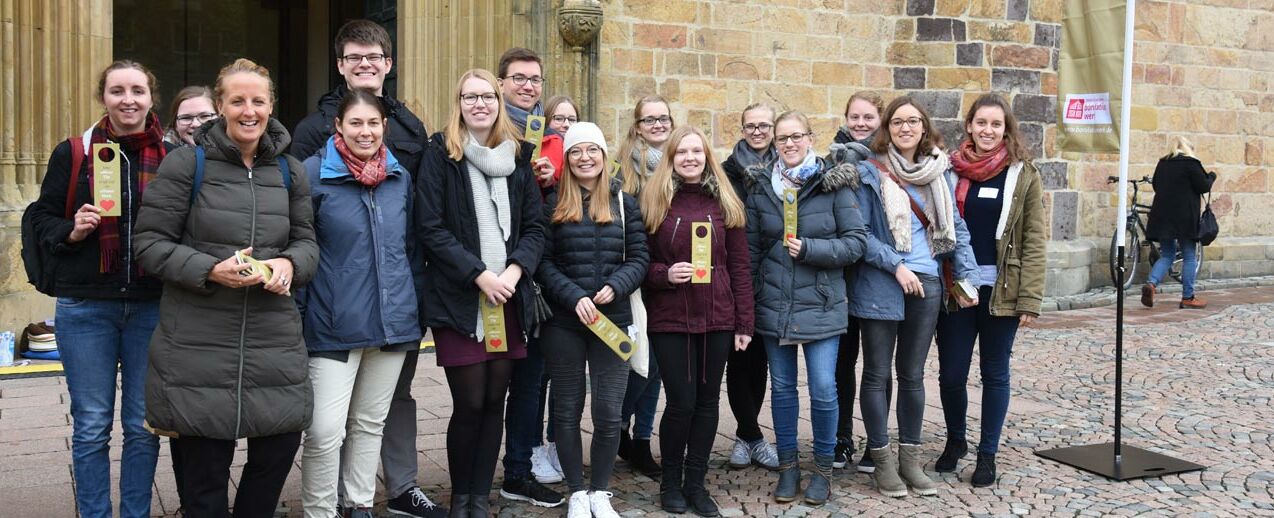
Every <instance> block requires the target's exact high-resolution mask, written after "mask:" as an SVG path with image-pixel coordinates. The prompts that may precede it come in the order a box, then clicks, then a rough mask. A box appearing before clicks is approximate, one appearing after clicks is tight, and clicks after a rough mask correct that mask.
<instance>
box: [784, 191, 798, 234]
mask: <svg viewBox="0 0 1274 518" xmlns="http://www.w3.org/2000/svg"><path fill="white" fill-rule="evenodd" d="M796 198H797V192H796V189H783V238H784V240H785V241H786V240H787V239H791V238H794V237H796V214H797V212H796Z"/></svg>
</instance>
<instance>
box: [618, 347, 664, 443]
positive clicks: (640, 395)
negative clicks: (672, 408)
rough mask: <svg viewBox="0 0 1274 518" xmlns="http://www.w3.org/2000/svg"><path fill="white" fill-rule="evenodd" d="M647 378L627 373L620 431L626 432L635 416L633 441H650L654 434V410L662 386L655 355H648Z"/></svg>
mask: <svg viewBox="0 0 1274 518" xmlns="http://www.w3.org/2000/svg"><path fill="white" fill-rule="evenodd" d="M647 374H649V375H650V376H649V377H642V376H641V375H640V374H637V372H636V371H632V370H630V371H628V388H627V392H625V393H624V408H623V410H622V412H621V414H620V418H619V423H620V424H619V426H620V429H621V430H628V423H629V421H630V420H631V419H633V416H634V415H636V416H637V419H636V422H635V423H634V424H633V429H632V430H633V439H650V436H651V434H653V433H654V432H655V410H656V409H657V408H658V407H659V389H660V388H661V387H662V386H663V385H662V382H661V381H660V379H659V362H657V361H655V355H654V354H651V355H650V370H649V372H647Z"/></svg>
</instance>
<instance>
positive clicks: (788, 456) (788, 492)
mask: <svg viewBox="0 0 1274 518" xmlns="http://www.w3.org/2000/svg"><path fill="white" fill-rule="evenodd" d="M800 490H801V466H800V457H799V456H798V454H797V451H796V450H792V451H781V452H779V483H778V485H776V486H774V501H775V502H778V503H780V504H786V503H788V502H791V501H793V500H796V492H797V491H800Z"/></svg>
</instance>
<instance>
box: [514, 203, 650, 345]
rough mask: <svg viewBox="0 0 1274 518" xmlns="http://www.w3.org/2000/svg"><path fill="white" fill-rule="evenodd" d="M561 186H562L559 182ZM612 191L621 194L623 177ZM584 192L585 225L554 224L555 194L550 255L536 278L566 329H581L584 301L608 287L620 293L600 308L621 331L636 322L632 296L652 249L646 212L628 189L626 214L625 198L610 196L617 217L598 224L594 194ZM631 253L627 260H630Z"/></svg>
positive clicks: (548, 228)
mask: <svg viewBox="0 0 1274 518" xmlns="http://www.w3.org/2000/svg"><path fill="white" fill-rule="evenodd" d="M559 185H561V184H559ZM610 189H611V191H610V192H612V193H615V192H620V182H619V180H614V181H612V182H611V185H610ZM580 190H581V191H582V192H583V194H582V196H584V203H583V205H584V207H583V215H582V216H581V220H580V222H579V223H551V221H552V220H553V211H554V210H556V209H557V201H558V195H557V192H554V193H553V194H550V195H549V198H548V200H547V201H546V202H545V205H544V254H543V256H542V257H541V258H540V271H539V273H537V274H536V276H535V277H536V280H538V281H539V282H540V284H541V285H542V286H543V289H544V295H545V298H547V299H548V301H549V305H550V306H551V308H552V309H553V318H552V320H551V321H552V322H553V323H554V324H557V325H561V326H564V327H580V326H582V325H583V324H581V323H580V321H579V317H578V316H576V315H575V304H576V303H577V302H579V299H582V298H585V297H592V296H593V295H596V294H597V291H598V290H600V289H602V287H604V286H610V287H611V289H612V290H614V291H615V300H613V301H612V302H611V303H610V304H605V305H599V306H597V309H598V310H599V311H601V312H602V313H603V314H605V315H606V317H607V318H610V319H611V321H612V322H614V323H615V325H617V326H619V327H620V328H621V329H622V328H624V327H625V326H628V325H629V324H632V323H633V315H632V308H631V306H630V305H629V304H628V296H629V295H630V294H632V292H634V291H636V290H637V288H639V287H641V282H642V280H643V279H645V277H646V266H647V265H648V264H650V253H649V252H648V251H647V250H646V227H645V225H644V224H643V223H642V221H641V210H639V209H638V208H637V200H636V199H634V198H633V196H632V195H631V194H628V193H623V196H624V214H623V219H622V221H621V220H620V219H619V215H620V214H619V202H618V200H617V199H616V198H615V196H614V195H611V196H610V207H611V214H612V215H613V217H614V220H613V221H612V222H611V223H608V224H605V225H598V224H596V223H594V222H593V220H592V218H590V217H589V215H588V207H589V202H590V201H591V200H590V198H591V197H590V196H588V194H587V192H588V191H586V190H584V189H583V188H581V189H580ZM625 255H626V256H627V260H625Z"/></svg>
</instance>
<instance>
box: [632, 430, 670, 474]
mask: <svg viewBox="0 0 1274 518" xmlns="http://www.w3.org/2000/svg"><path fill="white" fill-rule="evenodd" d="M628 453H629V459H628V462H629V464H632V466H633V469H636V470H637V471H638V472H640V473H641V474H642V475H646V476H647V477H650V478H658V477H659V475H660V474H661V473H663V472H664V468H663V466H661V465H660V464H659V463H658V462H655V457H654V456H653V455H651V454H650V439H634V440H633V449H632V451H629V452H628Z"/></svg>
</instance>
